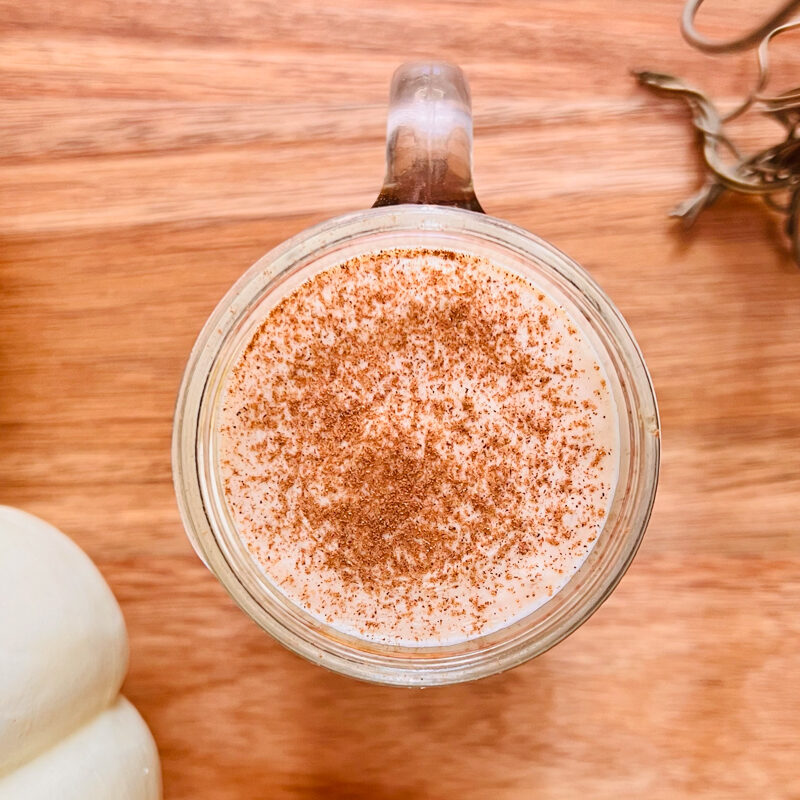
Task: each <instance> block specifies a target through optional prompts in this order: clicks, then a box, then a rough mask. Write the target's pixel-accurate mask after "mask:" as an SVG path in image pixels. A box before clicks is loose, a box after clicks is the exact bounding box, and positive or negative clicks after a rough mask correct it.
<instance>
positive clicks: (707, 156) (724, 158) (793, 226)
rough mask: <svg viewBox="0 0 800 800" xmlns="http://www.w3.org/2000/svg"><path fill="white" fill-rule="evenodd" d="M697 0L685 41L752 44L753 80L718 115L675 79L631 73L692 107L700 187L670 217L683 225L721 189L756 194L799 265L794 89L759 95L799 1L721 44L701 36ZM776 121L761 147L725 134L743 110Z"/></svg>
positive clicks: (703, 46)
mask: <svg viewBox="0 0 800 800" xmlns="http://www.w3.org/2000/svg"><path fill="white" fill-rule="evenodd" d="M702 2H703V0H688V2H687V3H686V6H685V7H684V12H683V17H682V20H681V29H682V31H683V35H684V38H685V39H686V40H687V41H688V42H689V43H690V44H691V45H693V46H694V47H696V48H698V49H699V50H702V51H703V52H707V53H727V52H733V51H734V50H743V49H746V48H748V47H750V46H752V45H753V44H755V43H758V49H757V51H756V52H757V61H758V78H757V80H756V84H755V86H754V87H753V89H752V90H751V91H750V93H749V94H748V95H747V96H746V97H745V98H744V100H743V101H742V102H741V103H740V104H739V105H738V106H736V108H734V109H733V110H732V111H730V112H728V113H727V114H722V113H720V111H719V110H718V109H717V107H716V106H715V105H714V103H713V101H712V100H711V99H710V98H709V97H708V96H707V95H706V94H705V93H704V92H702V91H701V90H700V89H696V88H694V87H692V86H690V85H688V84H687V83H685V82H684V81H682V80H681V79H679V78H675V77H673V76H672V75H665V74H662V73H658V72H650V71H646V70H645V71H638V72H634V76H635V77H636V79H637V80H638V81H639V83H640V84H641V85H642V86H646V87H647V88H648V89H651V90H652V91H654V92H658V93H660V94H664V95H667V96H674V97H677V98H680V99H682V100H683V101H684V102H685V103H686V104H687V105H688V106H689V109H690V110H691V112H692V124H693V125H694V127H695V129H696V130H697V132H698V133H699V135H700V142H701V152H702V156H703V163H704V165H705V171H706V180H705V183H704V184H703V186H702V187H701V188H700V190H699V191H698V192H697V193H696V194H695V195H694V196H692V197H690V198H689V199H688V200H685V201H684V202H683V203H681V204H680V205H678V206H677V207H676V208H675V209H674V210H673V211H672V216H675V217H679V218H680V219H681V221H682V222H683V224H684V225H685V226H686V227H690V226H691V225H692V224H693V223H694V221H695V220H696V219H697V217H698V215H699V214H700V212H702V211H703V210H704V209H706V208H708V207H709V206H710V205H712V204H713V203H714V202H715V201H716V200H717V198H718V197H719V196H720V195H721V194H723V193H724V192H726V191H733V192H739V193H742V194H749V195H756V196H759V197H761V198H762V199H763V200H764V201H765V202H766V203H767V205H769V207H770V208H772V209H774V210H775V211H778V212H780V213H782V214H784V215H785V216H786V234H787V235H788V237H789V241H790V243H791V252H792V257H793V258H794V260H795V262H796V263H797V264H798V266H800V87H797V88H794V89H790V90H788V91H785V92H782V93H780V94H776V95H770V94H766V93H765V89H766V86H767V83H768V81H769V46H770V43H771V42H772V41H773V39H775V37H777V36H779V35H781V34H782V33H785V32H787V31H791V30H796V29H800V20H796V21H794V22H789V23H784V24H780V23H783V21H784V20H785V19H786V18H787V17H788V16H789V15H790V14H791V13H792V12H793V11H794V10H795V9H796V8H798V6H800V0H791V2H788V3H786V4H785V5H783V6H782V7H781V8H780V9H779V10H778V11H777V12H776V13H775V14H774V15H773V16H772V17H770V19H768V20H767V21H766V22H764V24H763V25H761V26H760V27H758V28H756V29H755V30H753V31H750V32H749V33H748V34H746V35H744V36H742V37H740V38H738V39H731V40H727V41H723V42H718V41H712V40H709V39H706V38H705V37H704V36H702V35H700V34H699V33H698V32H697V31H696V30H695V27H694V19H695V16H696V15H697V11H698V9H699V8H700V5H701V4H702ZM751 108H752V109H754V110H756V111H759V112H760V113H762V114H765V115H766V116H768V117H771V118H772V119H774V120H775V121H776V122H778V123H779V124H780V125H781V126H782V127H783V130H784V131H785V138H784V139H783V140H782V141H780V142H778V143H777V144H775V145H773V146H771V147H768V148H766V149H764V150H761V151H760V152H757V153H754V154H749V155H744V154H742V153H741V152H740V151H739V149H738V148H737V147H736V145H735V143H734V142H733V140H732V139H731V138H730V137H729V136H728V135H727V133H726V132H725V125H726V123H728V122H731V121H732V120H733V119H735V118H736V117H739V116H740V115H741V114H744V113H745V111H748V110H749V109H751Z"/></svg>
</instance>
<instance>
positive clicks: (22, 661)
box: [0, 506, 161, 800]
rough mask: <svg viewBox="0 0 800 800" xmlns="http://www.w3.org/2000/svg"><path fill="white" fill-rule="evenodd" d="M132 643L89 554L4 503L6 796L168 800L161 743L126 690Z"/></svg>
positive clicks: (1, 698)
mask: <svg viewBox="0 0 800 800" xmlns="http://www.w3.org/2000/svg"><path fill="white" fill-rule="evenodd" d="M127 668H128V638H127V633H126V631H125V622H124V620H123V618H122V612H121V611H120V608H119V605H117V601H116V600H115V599H114V595H113V594H112V593H111V590H110V589H109V588H108V585H107V584H106V582H105V581H104V580H103V577H102V575H101V574H100V572H99V571H98V569H97V567H95V565H94V564H93V563H92V562H91V560H90V559H89V558H88V556H87V555H86V554H85V553H84V552H83V551H82V550H81V549H80V548H79V547H78V546H77V545H76V544H75V543H74V542H72V541H71V540H70V539H68V538H67V537H66V536H65V535H64V534H63V533H61V532H60V531H58V530H57V529H56V528H54V527H53V526H52V525H48V524H47V523H46V522H43V521H42V520H40V519H38V518H37V517H34V516H32V515H31V514H27V513H25V512H24V511H19V510H18V509H14V508H9V507H7V506H0V800H53V799H54V798H58V800H158V799H159V798H160V797H161V772H160V768H159V762H158V752H157V750H156V746H155V742H154V741H153V737H152V736H151V734H150V731H149V730H148V728H147V725H146V724H145V723H144V721H143V720H142V718H141V717H140V716H139V714H138V712H137V711H136V709H135V708H134V707H133V706H132V705H131V704H130V703H129V702H128V701H127V700H125V698H123V697H121V696H119V690H120V687H121V685H122V681H123V679H124V677H125V673H126V671H127Z"/></svg>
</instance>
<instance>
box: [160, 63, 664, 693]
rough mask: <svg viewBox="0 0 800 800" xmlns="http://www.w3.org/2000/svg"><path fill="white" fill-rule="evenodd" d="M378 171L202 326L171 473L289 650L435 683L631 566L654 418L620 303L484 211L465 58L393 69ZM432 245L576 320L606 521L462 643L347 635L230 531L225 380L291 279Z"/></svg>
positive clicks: (652, 467)
mask: <svg viewBox="0 0 800 800" xmlns="http://www.w3.org/2000/svg"><path fill="white" fill-rule="evenodd" d="M386 161H387V170H386V178H385V181H384V185H383V188H382V189H381V192H380V195H379V197H378V199H377V201H376V202H375V205H374V206H373V208H372V209H370V210H368V211H358V212H355V213H351V214H345V215H343V216H340V217H337V218H335V219H331V220H329V221H327V222H323V223H321V224H320V225H317V226H315V227H313V228H310V229H308V230H306V231H303V232H302V233H300V234H298V235H297V236H295V237H293V238H292V239H289V240H288V241H286V242H284V243H283V244H281V245H279V246H278V247H276V248H275V249H274V250H272V251H270V252H269V253H267V254H266V255H265V256H264V257H263V258H261V259H260V260H259V261H257V262H256V263H255V264H254V265H253V266H252V267H251V268H250V269H249V270H248V271H247V272H246V273H245V274H244V275H242V277H241V278H240V279H239V280H238V281H237V282H236V284H235V285H234V286H233V287H232V288H231V290H230V291H229V292H228V294H227V295H226V296H225V297H224V298H223V300H222V301H221V302H220V304H219V305H218V306H217V308H216V309H215V310H214V312H213V314H212V315H211V317H210V318H209V320H208V322H207V323H206V325H205V327H204V328H203V330H202V332H201V333H200V335H199V337H198V339H197V341H196V343H195V346H194V348H193V350H192V353H191V356H190V358H189V362H188V365H187V367H186V372H185V374H184V377H183V382H182V384H181V388H180V394H179V396H178V402H177V408H176V414H175V427H174V433H173V444H172V461H173V474H174V481H175V490H176V493H177V497H178V504H179V507H180V512H181V516H182V518H183V522H184V525H185V527H186V530H187V533H188V535H189V539H190V540H191V542H192V545H193V546H194V548H195V550H196V551H197V553H198V555H199V556H200V558H201V559H202V560H203V562H204V563H205V565H206V566H207V567H208V568H209V569H210V570H211V571H212V572H213V573H214V575H216V577H217V578H218V579H219V580H220V582H221V583H222V584H223V586H224V587H225V588H226V589H227V591H228V592H229V593H230V595H231V596H232V597H233V599H234V600H235V601H236V603H238V605H239V606H240V607H241V608H242V609H243V610H244V611H245V612H246V613H247V614H248V615H249V616H250V617H252V619H253V620H255V622H256V623H258V624H259V625H260V626H261V627H262V628H263V629H264V630H265V631H267V632H268V633H269V634H271V635H272V636H273V637H274V638H275V639H277V640H278V641H279V642H281V643H282V644H283V645H285V646H286V647H287V648H289V649H290V650H292V651H294V652H295V653H297V654H298V655H301V656H303V657H305V658H306V659H308V660H309V661H312V662H314V663H315V664H319V665H321V666H324V667H327V668H328V669H331V670H334V671H336V672H339V673H342V674H344V675H348V676H351V677H354V678H359V679H362V680H367V681H373V682H376V683H385V684H394V685H400V686H432V685H439V684H448V683H456V682H459V681H467V680H473V679H476V678H481V677H484V676H487V675H491V674H493V673H496V672H500V671H502V670H505V669H509V668H510V667H513V666H516V665H518V664H520V663H522V662H523V661H526V660H528V659H530V658H533V657H534V656H537V655H539V654H540V653H543V652H544V651H545V650H547V649H548V648H550V647H552V646H553V645H554V644H556V643H558V642H559V641H560V640H561V639H563V638H564V637H566V636H567V635H569V634H570V633H572V632H573V631H574V630H575V629H576V628H578V626H580V625H581V624H582V623H583V622H585V621H586V619H588V617H589V616H590V615H591V614H592V613H593V612H594V611H595V610H596V609H597V608H598V607H599V606H600V604H601V603H602V602H603V601H604V600H605V599H606V597H608V595H609V594H610V593H611V591H612V590H613V589H614V587H615V586H616V584H617V583H618V582H619V580H620V578H621V577H622V575H623V574H624V572H625V570H626V569H627V567H628V565H629V564H630V562H631V560H632V558H633V556H634V555H635V553H636V550H637V548H638V546H639V543H640V542H641V539H642V536H643V535H644V531H645V528H646V526H647V522H648V519H649V517H650V511H651V508H652V505H653V500H654V497H655V492H656V484H657V480H658V467H659V450H660V448H659V422H658V411H657V407H656V400H655V395H654V392H653V386H652V383H651V381H650V377H649V375H648V372H647V368H646V367H645V364H644V361H643V360H642V355H641V353H640V351H639V349H638V347H637V345H636V342H635V341H634V339H633V336H632V334H631V332H630V330H629V329H628V327H627V325H626V324H625V321H624V320H623V319H622V317H621V315H620V314H619V312H618V311H617V310H616V308H615V307H614V306H613V304H612V303H611V301H610V300H609V299H608V298H607V297H606V295H605V294H604V293H603V291H602V290H601V289H600V287H599V286H598V285H597V284H596V283H595V282H594V281H593V280H592V279H591V278H590V277H589V275H588V274H587V273H586V272H585V271H584V270H583V269H582V268H581V267H580V266H578V264H576V263H575V262H573V261H571V260H570V259H569V258H567V256H565V255H564V254H563V253H560V252H559V251H558V250H556V249H555V248H554V247H552V246H551V245H550V244H548V243H547V242H544V241H542V240H541V239H539V238H537V237H535V236H533V235H532V234H530V233H528V232H527V231H525V230H522V229H520V228H517V227H515V226H514V225H511V224H509V223H508V222H504V221H502V220H499V219H495V218H493V217H490V216H487V215H486V214H484V213H483V209H482V208H481V206H480V204H479V203H478V200H477V198H476V196H475V192H474V190H473V187H472V116H471V105H470V95H469V89H468V86H467V83H466V81H465V79H464V76H463V74H462V73H461V70H460V69H459V68H458V67H455V66H452V65H449V64H440V63H430V64H404V65H403V66H401V67H400V68H398V70H397V71H396V72H395V75H394V78H393V80H392V88H391V98H390V104H389V115H388V124H387V145H386ZM389 248H414V249H416V248H431V249H443V250H451V251H462V252H467V253H469V254H472V255H477V256H484V257H486V258H488V259H489V260H490V261H491V262H493V263H494V264H495V265H497V266H502V267H505V268H506V269H509V270H511V271H515V272H517V273H518V274H521V275H523V276H527V277H528V278H530V279H531V280H532V282H533V283H534V284H535V285H536V286H537V288H541V289H542V290H544V291H546V292H547V293H548V294H549V295H550V297H551V298H552V299H553V300H554V301H555V302H556V303H561V304H563V305H564V306H565V307H566V308H567V309H568V311H569V312H570V314H571V315H572V316H573V317H576V318H578V319H581V320H582V322H583V323H584V324H583V325H582V327H583V328H584V329H585V333H586V335H587V337H588V338H589V339H590V340H591V343H592V345H593V346H594V348H595V351H596V353H597V356H598V358H599V359H600V360H601V361H602V362H603V364H604V366H605V369H606V372H607V375H608V377H609V383H610V387H611V392H612V394H613V397H614V400H615V403H616V407H617V411H618V414H619V428H620V464H619V478H618V484H617V490H616V493H615V496H614V499H613V502H612V505H611V508H610V509H609V513H608V515H607V519H606V523H605V526H604V528H603V530H602V532H601V534H600V536H599V537H598V539H597V541H596V543H595V545H594V547H593V548H592V550H591V552H590V554H589V556H588V557H587V559H586V560H585V561H584V563H583V564H582V566H581V567H580V568H579V569H578V571H577V572H576V573H575V574H574V575H573V576H572V578H571V579H570V580H569V581H568V582H567V583H566V584H565V585H564V587H563V588H562V589H561V590H560V591H558V592H557V593H556V594H555V595H554V596H553V597H552V598H551V599H550V600H548V601H547V602H546V603H545V604H544V605H542V606H540V607H539V608H537V609H536V610H534V611H533V612H532V613H530V614H529V615H528V616H526V617H524V618H522V619H519V620H518V621H516V622H514V623H512V624H510V625H508V626H507V627H505V628H503V629H501V630H498V631H496V632H494V633H490V634H487V635H483V636H480V637H478V638H475V639H470V640H468V641H465V642H462V643H458V644H449V645H442V646H431V645H425V646H402V645H385V644H379V643H376V642H372V641H367V640H365V639H361V638H358V637H354V636H350V635H347V634H344V633H341V632H340V631H338V630H336V629H335V628H332V627H331V626H329V625H327V624H325V623H323V622H321V621H319V620H317V619H316V618H314V617H312V616H311V615H310V614H308V613H307V612H305V611H304V610H303V609H301V608H300V607H299V606H296V605H294V604H293V603H292V602H291V601H289V600H288V599H287V598H286V597H285V596H284V595H283V594H282V593H281V592H280V590H279V589H277V587H276V586H274V585H273V584H272V583H271V582H270V581H269V579H268V578H267V577H266V576H265V575H264V573H263V572H262V571H261V570H260V569H259V567H258V566H257V564H256V561H255V559H254V558H253V557H251V555H250V553H249V552H248V550H247V548H246V546H245V544H244V543H243V541H242V540H241V538H240V537H239V535H238V534H237V532H236V529H235V526H234V523H233V519H232V517H231V514H230V512H229V510H228V508H227V504H226V501H225V496H224V491H223V488H222V480H221V477H220V474H219V470H218V468H217V458H216V453H217V441H216V430H217V419H218V414H219V408H220V402H221V395H222V390H223V386H224V383H225V378H226V376H227V375H228V373H229V371H230V370H231V369H232V367H233V366H234V365H235V363H236V361H237V359H238V357H239V355H240V354H241V352H242V351H243V349H244V348H245V347H246V346H247V344H248V342H249V341H250V339H251V338H252V336H253V334H254V332H255V330H256V329H257V328H258V326H259V325H260V323H261V322H262V321H263V320H264V318H265V316H266V315H267V313H268V312H269V311H270V309H272V308H274V307H275V306H276V305H277V303H279V302H280V301H281V299H283V298H284V297H286V296H287V295H288V294H290V293H291V292H292V291H293V290H294V289H295V288H296V287H297V286H298V285H299V284H301V283H303V282H305V281H307V280H308V279H309V278H311V277H312V276H314V275H315V274H317V273H319V272H321V271H323V270H325V269H328V268H330V267H332V266H333V265H335V264H338V263H341V262H342V261H345V260H347V259H349V258H352V257H354V256H357V255H360V254H364V253H370V252H375V251H377V250H382V249H389Z"/></svg>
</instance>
